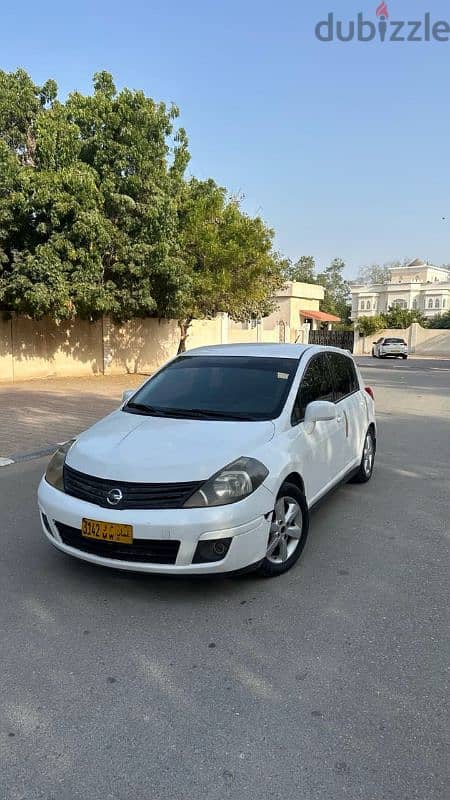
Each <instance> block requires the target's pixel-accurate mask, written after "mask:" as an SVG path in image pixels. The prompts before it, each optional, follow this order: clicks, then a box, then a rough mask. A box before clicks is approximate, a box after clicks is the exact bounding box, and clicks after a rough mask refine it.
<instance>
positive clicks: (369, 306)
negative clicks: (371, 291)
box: [366, 300, 371, 311]
mask: <svg viewBox="0 0 450 800" xmlns="http://www.w3.org/2000/svg"><path fill="white" fill-rule="evenodd" d="M366 309H367V311H370V309H371V305H370V300H368V301H367V303H366Z"/></svg>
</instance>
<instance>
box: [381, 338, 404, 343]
mask: <svg viewBox="0 0 450 800" xmlns="http://www.w3.org/2000/svg"><path fill="white" fill-rule="evenodd" d="M384 343H385V344H406V342H405V340H404V339H385V340H384Z"/></svg>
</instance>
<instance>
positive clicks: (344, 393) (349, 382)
mask: <svg viewBox="0 0 450 800" xmlns="http://www.w3.org/2000/svg"><path fill="white" fill-rule="evenodd" d="M328 360H329V362H330V368H331V374H332V378H333V385H334V398H335V401H336V402H339V400H342V399H343V398H344V397H348V396H349V395H350V394H353V392H357V391H358V390H359V381H358V376H357V374H356V369H355V365H354V363H353V361H352V359H351V358H347V356H344V355H341V354H340V353H328Z"/></svg>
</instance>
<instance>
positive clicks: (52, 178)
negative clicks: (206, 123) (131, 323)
mask: <svg viewBox="0 0 450 800" xmlns="http://www.w3.org/2000/svg"><path fill="white" fill-rule="evenodd" d="M177 116H178V111H177V109H176V108H174V107H172V108H170V109H167V108H166V106H165V105H164V104H163V103H155V102H154V101H153V100H152V99H151V98H148V97H146V96H145V95H144V94H143V92H139V91H130V90H128V89H124V90H123V91H121V92H117V91H116V89H115V86H114V83H113V80H112V77H111V76H110V75H109V74H108V73H105V72H102V73H99V74H97V75H96V76H95V77H94V92H93V94H92V95H90V96H84V95H81V94H79V93H78V92H75V93H73V94H71V95H69V97H68V99H67V100H66V102H65V103H60V102H58V100H57V99H56V86H55V84H54V82H53V81H47V83H46V84H44V86H43V87H39V86H35V85H34V84H33V83H32V81H31V79H30V78H29V77H28V76H27V75H26V73H25V72H24V71H23V70H19V71H18V72H17V73H13V74H7V73H3V72H0V303H1V304H2V305H3V306H4V307H6V308H7V309H9V310H13V311H16V312H18V313H25V314H30V315H32V316H34V317H38V316H42V315H44V314H48V315H51V316H52V317H55V318H64V317H70V316H74V315H79V316H82V317H88V318H93V317H96V316H99V315H101V314H102V313H109V314H112V315H113V316H114V317H116V318H117V319H128V318H130V317H132V316H145V315H149V314H152V313H158V306H157V302H156V299H155V297H156V294H157V293H158V291H159V292H160V291H161V290H160V288H159V287H157V284H158V281H159V280H160V278H161V275H164V274H166V273H169V274H170V273H171V271H173V270H175V269H176V254H175V253H176V243H177V226H178V214H177V209H178V202H179V197H180V195H181V192H182V187H183V174H184V171H185V167H186V165H187V162H188V159H189V155H188V151H187V140H186V135H185V132H184V130H183V129H182V128H181V129H179V130H178V131H174V128H173V125H174V120H175V119H176V118H177Z"/></svg>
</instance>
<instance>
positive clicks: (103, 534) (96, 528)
mask: <svg viewBox="0 0 450 800" xmlns="http://www.w3.org/2000/svg"><path fill="white" fill-rule="evenodd" d="M81 535H82V536H86V538H87V539H98V540H100V541H101V542H118V543H119V544H133V527H132V525H119V524H117V523H115V522H99V521H98V520H96V519H83V522H82V523H81Z"/></svg>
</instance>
